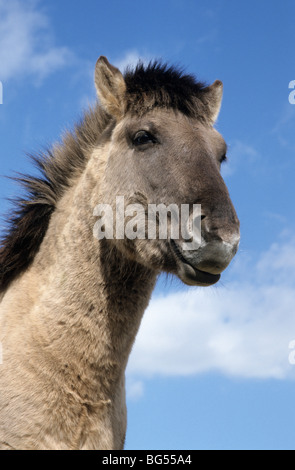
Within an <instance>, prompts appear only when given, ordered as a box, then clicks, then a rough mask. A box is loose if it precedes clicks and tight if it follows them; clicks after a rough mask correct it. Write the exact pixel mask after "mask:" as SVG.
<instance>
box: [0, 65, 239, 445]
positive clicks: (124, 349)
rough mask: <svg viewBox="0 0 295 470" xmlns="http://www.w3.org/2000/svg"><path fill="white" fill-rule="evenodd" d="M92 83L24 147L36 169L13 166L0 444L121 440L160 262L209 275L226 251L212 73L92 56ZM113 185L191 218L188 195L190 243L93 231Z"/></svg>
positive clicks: (1, 280) (2, 310)
mask: <svg viewBox="0 0 295 470" xmlns="http://www.w3.org/2000/svg"><path fill="white" fill-rule="evenodd" d="M95 86H96V90H97V96H98V99H97V101H96V102H95V104H94V105H93V106H92V107H90V109H89V110H87V111H86V112H85V114H84V117H83V119H82V120H81V121H80V122H79V123H78V124H76V126H75V127H74V129H73V130H72V131H71V132H70V131H67V132H66V133H65V134H64V135H63V137H62V139H61V140H60V141H59V142H58V143H55V144H54V145H53V146H52V147H51V148H50V149H48V150H46V151H44V152H43V153H40V154H38V155H34V156H33V157H32V158H33V160H34V163H35V164H36V165H37V167H38V169H39V174H38V176H35V177H31V176H26V175H22V176H20V177H19V178H18V179H19V181H20V183H21V184H22V185H23V186H24V188H25V190H26V196H25V197H24V198H22V199H19V200H18V201H16V207H15V210H14V212H13V213H12V214H11V215H10V218H9V220H8V225H7V228H6V231H5V233H4V235H3V237H2V240H1V248H0V267H1V271H0V342H1V343H0V344H1V346H2V356H3V357H2V364H1V365H0V449H2V450H3V449H7V450H48V449H50V450H94V449H100V450H114V449H123V448H124V442H125V434H126V426H127V424H126V423H127V411H126V398H125V369H126V365H127V362H128V357H129V355H130V352H131V348H132V345H133V343H134V340H135V337H136V334H137V332H138V329H139V327H140V323H141V319H142V316H143V314H144V311H145V309H146V307H147V305H148V303H149V300H150V297H151V294H152V291H153V288H154V286H155V283H156V281H157V278H158V276H159V274H160V273H161V272H166V273H170V274H172V275H176V276H178V278H179V279H180V280H181V281H183V282H184V283H185V284H187V285H190V286H203V287H206V286H211V285H213V284H215V283H216V282H218V280H219V279H220V276H221V273H222V272H223V271H224V269H225V268H226V267H227V266H228V265H229V263H230V262H231V260H232V259H233V257H234V255H235V254H236V252H237V250H238V245H239V240H240V228H239V220H238V217H237V214H236V211H235V209H234V206H233V204H232V202H231V199H230V196H229V192H228V189H227V187H226V184H225V182H224V180H223V178H222V176H221V172H220V168H221V164H222V162H223V161H224V160H225V159H226V143H225V141H224V139H223V137H222V136H221V135H220V133H219V132H218V131H217V130H216V129H215V128H214V124H215V122H216V119H217V117H218V114H219V111H220V107H221V101H222V95H223V84H222V82H221V81H218V80H217V81H215V82H214V83H213V84H212V85H210V86H208V85H206V84H204V83H203V82H199V81H197V79H196V78H195V77H194V76H193V75H189V74H186V73H184V72H183V70H180V69H179V68H176V67H173V66H170V65H167V64H166V63H163V62H161V61H152V62H150V63H149V64H144V63H142V62H139V63H138V64H137V66H136V67H134V68H127V70H126V71H125V72H124V73H121V71H119V70H118V69H117V68H116V67H115V66H113V65H111V64H110V63H109V61H108V60H107V59H106V58H105V57H103V56H101V57H100V58H99V59H98V61H97V64H96V67H95ZM120 197H121V198H122V197H124V201H125V204H129V205H131V206H132V204H133V209H134V205H135V207H138V206H140V207H141V208H143V213H144V214H146V213H147V210H148V207H149V206H152V205H159V204H161V205H162V206H164V207H169V206H170V205H171V204H173V205H174V207H176V208H179V209H180V208H181V207H182V206H183V205H187V206H188V207H189V208H190V210H189V218H191V217H192V215H191V214H192V213H193V212H192V209H193V207H195V206H197V207H200V208H201V209H200V213H199V216H198V217H195V219H198V221H199V226H200V232H199V235H200V237H199V238H200V240H199V243H198V244H197V245H194V246H193V248H191V249H187V245H185V240H186V243H188V242H187V240H188V239H189V237H187V236H186V237H185V236H184V235H183V234H182V233H181V234H180V235H179V238H175V237H172V236H171V234H170V235H169V233H167V237H160V236H158V235H159V231H158V228H159V227H157V230H156V231H155V232H156V236H154V237H147V236H133V237H132V236H130V237H127V236H126V233H125V232H124V231H123V236H122V233H121V232H122V230H121V231H120V236H108V233H109V231H108V228H107V227H106V226H105V225H106V224H107V222H109V221H110V218H109V219H108V218H106V219H104V223H103V224H101V225H100V235H101V234H102V233H104V235H105V236H95V233H96V235H97V230H96V232H95V230H94V227H95V226H96V224H97V223H99V221H101V220H102V218H103V216H104V214H105V213H103V212H101V213H99V212H98V211H97V206H98V205H99V204H102V205H103V207H105V208H106V207H109V208H111V209H112V210H115V204H116V200H117V199H118V198H120ZM105 212H107V210H106V209H105ZM131 212H132V211H131ZM131 212H130V211H129V212H128V217H129V218H127V219H125V220H123V221H121V228H122V227H123V229H124V226H125V225H124V224H126V223H127V220H128V223H130V221H131V222H132V214H131ZM99 216H100V218H99ZM112 220H113V221H114V218H113V219H112ZM157 220H158V219H157ZM137 221H138V219H137ZM190 222H191V223H192V224H193V223H194V220H192V218H191V219H190ZM171 223H172V217H171V214H170V216H169V214H168V217H167V225H168V226H169V227H170V225H171ZM103 225H104V226H103ZM146 225H147V223H146V222H145V224H144V227H145V228H146ZM96 228H97V227H96ZM134 233H135V235H136V228H134ZM190 233H192V232H190Z"/></svg>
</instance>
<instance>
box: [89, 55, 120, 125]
mask: <svg viewBox="0 0 295 470" xmlns="http://www.w3.org/2000/svg"><path fill="white" fill-rule="evenodd" d="M95 86H96V91H97V94H98V97H99V100H100V102H101V104H102V106H103V107H104V108H105V110H106V111H107V112H108V113H109V114H110V115H111V116H114V117H115V118H116V119H118V118H122V116H123V114H124V111H125V92H126V84H125V80H124V77H123V75H122V74H121V72H120V70H119V69H117V68H116V67H114V66H113V65H111V64H110V63H109V61H108V60H107V58H106V57H104V56H101V57H100V58H99V59H98V61H97V62H96V66H95Z"/></svg>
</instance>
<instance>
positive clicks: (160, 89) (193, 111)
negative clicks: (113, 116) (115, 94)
mask: <svg viewBox="0 0 295 470" xmlns="http://www.w3.org/2000/svg"><path fill="white" fill-rule="evenodd" d="M124 78H125V82H126V86H127V110H128V111H133V112H136V113H138V114H141V113H142V112H144V111H145V110H146V108H148V109H151V108H154V107H161V108H172V109H175V110H178V111H181V112H182V113H183V114H185V115H186V116H190V117H193V116H195V117H200V115H202V114H203V112H204V110H203V107H202V102H201V100H200V98H201V97H202V92H203V90H204V88H205V86H206V85H205V84H204V83H202V82H198V81H196V79H195V77H193V76H192V75H187V74H184V72H183V71H182V70H181V69H178V68H176V67H169V66H168V65H167V64H163V63H161V62H159V61H154V62H150V63H149V64H148V65H147V66H145V65H144V64H143V63H142V62H140V63H139V64H138V65H137V67H136V68H135V70H132V69H127V71H126V73H125V76H124ZM196 98H199V99H198V100H196ZM200 108H202V109H200Z"/></svg>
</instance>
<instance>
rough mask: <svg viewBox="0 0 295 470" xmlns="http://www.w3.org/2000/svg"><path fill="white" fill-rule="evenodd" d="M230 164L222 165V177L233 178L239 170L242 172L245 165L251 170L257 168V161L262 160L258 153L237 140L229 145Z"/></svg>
mask: <svg viewBox="0 0 295 470" xmlns="http://www.w3.org/2000/svg"><path fill="white" fill-rule="evenodd" d="M227 154H228V162H227V163H226V164H225V165H222V175H223V176H224V177H228V176H231V175H232V174H233V173H235V172H236V171H237V170H238V169H239V170H240V169H241V168H242V167H243V165H245V166H246V168H247V169H248V170H249V168H251V169H253V168H256V165H257V161H258V160H259V158H260V155H259V153H258V151H257V150H256V149H255V148H254V147H252V146H251V145H248V144H246V143H244V142H242V141H240V140H235V141H234V142H232V143H231V144H230V145H229V148H228V152H227Z"/></svg>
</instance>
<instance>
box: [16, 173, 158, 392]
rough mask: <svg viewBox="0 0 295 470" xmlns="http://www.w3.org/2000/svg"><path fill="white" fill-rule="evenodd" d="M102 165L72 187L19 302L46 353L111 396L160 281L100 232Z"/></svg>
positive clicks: (60, 366)
mask: <svg viewBox="0 0 295 470" xmlns="http://www.w3.org/2000/svg"><path fill="white" fill-rule="evenodd" d="M96 170H97V169H95V168H91V167H90V168H87V169H86V171H85V174H83V175H82V176H81V177H80V179H79V181H78V182H77V184H76V185H75V186H73V187H72V188H70V189H69V191H68V193H67V194H65V195H64V197H63V199H62V200H61V201H60V203H59V204H58V206H57V209H56V211H55V212H54V213H53V215H52V218H51V221H50V224H49V228H48V231H47V233H46V236H45V238H44V240H43V243H42V245H41V248H40V251H39V253H38V254H37V256H36V258H35V260H34V263H33V265H32V266H31V268H30V269H29V270H28V271H27V272H26V273H25V274H24V275H23V277H22V279H21V280H19V281H18V283H17V284H18V292H19V293H20V292H21V294H18V293H17V289H16V286H15V293H14V295H15V296H18V295H22V299H18V302H16V305H19V304H20V302H22V309H23V310H26V312H25V311H24V314H26V313H28V311H29V312H30V315H29V316H28V317H29V319H30V320H31V319H32V321H33V322H34V329H35V330H36V331H35V333H34V337H36V334H37V336H38V345H39V347H40V350H41V354H42V349H44V348H45V349H46V352H48V351H50V353H51V354H52V355H53V356H54V357H55V360H56V364H58V365H57V368H58V369H60V370H63V369H64V367H65V366H66V365H67V370H68V371H69V370H70V369H72V371H73V374H75V376H76V377H77V376H79V377H80V378H81V381H80V385H79V382H77V381H76V385H77V386H80V390H78V393H79V395H80V396H81V395H84V396H85V397H86V396H87V397H88V398H89V397H91V399H92V400H95V399H108V398H109V394H111V393H112V390H110V388H111V386H113V385H112V384H115V383H118V380H119V379H120V378H121V377H122V372H123V371H124V370H125V367H126V363H127V360H128V356H129V353H130V350H131V347H132V344H133V341H134V339H135V336H136V333H137V331H138V328H139V325H140V321H141V318H142V315H143V312H144V310H145V308H146V306H147V304H148V301H149V298H150V295H151V292H152V289H153V286H154V282H155V275H154V274H153V273H152V272H151V271H149V270H148V269H147V268H144V267H142V266H140V265H138V264H137V263H135V262H132V261H129V260H127V259H125V258H124V256H123V255H122V254H121V253H120V252H119V251H118V250H117V249H116V248H115V247H114V246H113V245H111V244H110V241H107V240H100V241H98V240H96V239H95V238H94V236H93V226H94V223H95V221H96V220H95V218H94V217H93V209H94V207H95V205H96V204H98V203H99V200H97V199H96V198H99V196H98V190H97V187H98V186H99V185H98V183H97V179H95V177H94V175H95V171H96ZM20 284H21V289H19V286H20ZM12 288H13V287H12ZM24 293H26V294H25V296H26V301H25V300H24V297H23V296H24ZM35 346H36V345H34V349H35ZM71 381H72V380H71ZM99 381H101V382H102V383H103V385H101V384H99ZM84 384H87V386H85V388H84V389H82V388H83V387H84ZM100 385H101V386H100ZM113 392H114V391H113ZM97 394H98V395H99V396H97Z"/></svg>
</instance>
